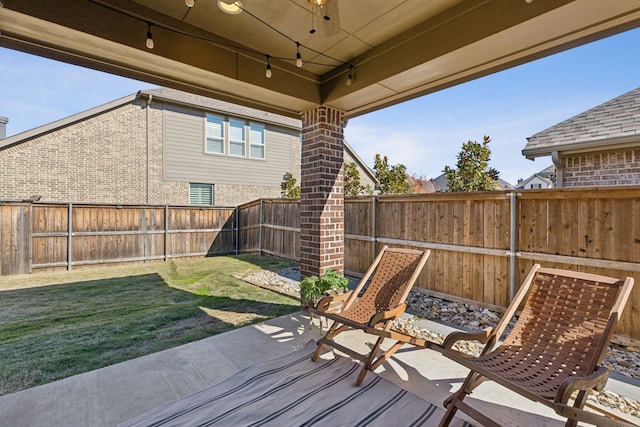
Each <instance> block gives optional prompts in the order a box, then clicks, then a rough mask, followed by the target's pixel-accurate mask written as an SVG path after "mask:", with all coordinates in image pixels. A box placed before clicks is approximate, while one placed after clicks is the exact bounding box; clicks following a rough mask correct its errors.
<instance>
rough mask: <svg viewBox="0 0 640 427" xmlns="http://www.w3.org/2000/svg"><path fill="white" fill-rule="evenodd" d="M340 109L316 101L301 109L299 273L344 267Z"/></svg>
mask: <svg viewBox="0 0 640 427" xmlns="http://www.w3.org/2000/svg"><path fill="white" fill-rule="evenodd" d="M345 124H346V122H345V119H344V112H342V111H340V110H336V109H334V108H331V107H328V106H319V107H316V108H314V109H312V110H309V111H306V112H304V113H303V114H302V156H301V157H302V160H301V165H300V169H301V179H300V184H301V200H300V273H301V276H302V277H303V278H304V277H307V276H311V275H316V276H318V275H321V274H323V273H324V272H325V271H326V270H328V269H330V268H333V269H335V270H339V271H343V270H344V189H343V177H342V173H343V170H342V164H343V147H344V139H343V138H344V136H343V135H344V126H345Z"/></svg>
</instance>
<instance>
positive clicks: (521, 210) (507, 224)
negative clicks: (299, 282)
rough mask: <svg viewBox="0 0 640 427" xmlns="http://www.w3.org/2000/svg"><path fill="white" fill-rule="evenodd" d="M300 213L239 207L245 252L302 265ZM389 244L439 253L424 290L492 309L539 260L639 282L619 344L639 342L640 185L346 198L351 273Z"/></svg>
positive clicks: (293, 204)
mask: <svg viewBox="0 0 640 427" xmlns="http://www.w3.org/2000/svg"><path fill="white" fill-rule="evenodd" d="M298 209H299V202H298V201H297V200H283V199H275V200H261V201H256V202H252V203H249V204H246V205H242V206H240V207H239V213H238V215H239V218H240V226H239V233H240V236H241V237H240V242H241V243H240V248H241V249H240V251H241V252H261V253H266V254H270V255H275V256H279V257H283V258H287V259H291V260H298V257H299V243H298V242H299V240H298V239H299V223H298V217H299V215H298ZM385 244H387V245H390V246H399V247H417V248H429V249H432V251H433V252H432V255H431V257H430V258H429V261H428V263H427V267H426V268H425V270H424V271H423V273H422V274H421V276H420V277H419V279H418V281H417V283H416V286H417V287H418V288H419V289H422V290H423V291H425V292H427V293H429V294H432V295H435V296H440V297H444V298H447V299H453V300H461V301H475V302H480V303H482V304H486V305H487V306H491V307H506V306H507V305H508V304H509V301H510V299H511V296H512V295H513V293H514V292H515V291H516V290H517V288H518V286H519V285H520V283H521V282H522V280H523V279H524V277H525V275H526V273H527V272H528V271H529V269H530V268H531V266H532V265H533V264H534V263H541V264H543V265H544V266H548V267H557V268H566V269H573V270H579V271H584V272H590V273H596V274H603V275H608V276H613V277H620V278H624V277H626V276H633V277H634V279H635V282H636V286H635V288H634V291H633V294H632V296H631V299H630V300H629V302H628V304H627V307H626V309H625V311H624V313H623V315H622V318H621V321H620V324H619V326H618V328H617V332H618V334H619V335H618V336H617V337H616V339H617V340H618V341H625V338H624V337H631V338H634V339H636V340H637V339H640V314H639V310H640V187H618V188H589V189H553V190H527V191H521V192H486V193H464V194H460V193H458V194H456V193H436V194H427V195H411V196H380V197H367V198H356V199H346V200H345V270H346V271H347V272H349V273H352V274H356V275H357V274H362V273H364V271H365V270H366V268H367V267H368V266H369V265H370V264H371V262H372V261H373V259H374V257H375V255H376V251H377V250H379V248H380V247H381V246H382V245H385ZM620 335H622V336H620Z"/></svg>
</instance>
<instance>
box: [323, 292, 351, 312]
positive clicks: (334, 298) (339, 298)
mask: <svg viewBox="0 0 640 427" xmlns="http://www.w3.org/2000/svg"><path fill="white" fill-rule="evenodd" d="M352 292H353V291H348V292H345V293H343V294H340V295H329V296H326V297H324V298H322V299H321V300H320V301H318V304H317V305H316V310H318V311H322V312H327V311H329V307H331V304H332V303H336V302H342V303H344V302H346V301H347V300H348V299H349V297H350V296H351V293H352Z"/></svg>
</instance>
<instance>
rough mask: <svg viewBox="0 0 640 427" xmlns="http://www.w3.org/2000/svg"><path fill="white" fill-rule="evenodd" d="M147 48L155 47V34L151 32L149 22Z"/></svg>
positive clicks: (148, 23)
mask: <svg viewBox="0 0 640 427" xmlns="http://www.w3.org/2000/svg"><path fill="white" fill-rule="evenodd" d="M145 44H146V45H147V48H149V49H153V47H154V46H155V44H154V43H153V34H151V23H150V22H147V41H146V42H145Z"/></svg>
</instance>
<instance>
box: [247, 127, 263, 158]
mask: <svg viewBox="0 0 640 427" xmlns="http://www.w3.org/2000/svg"><path fill="white" fill-rule="evenodd" d="M265 128H266V127H265V125H264V124H262V123H257V122H249V158H251V159H257V160H266V159H267V144H266V141H265V140H266V136H267V135H266V129H265ZM258 132H259V133H260V141H258V142H255V141H254V139H253V138H251V135H254V133H258ZM253 147H260V149H261V150H262V156H261V157H257V156H253V150H252V148H253Z"/></svg>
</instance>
